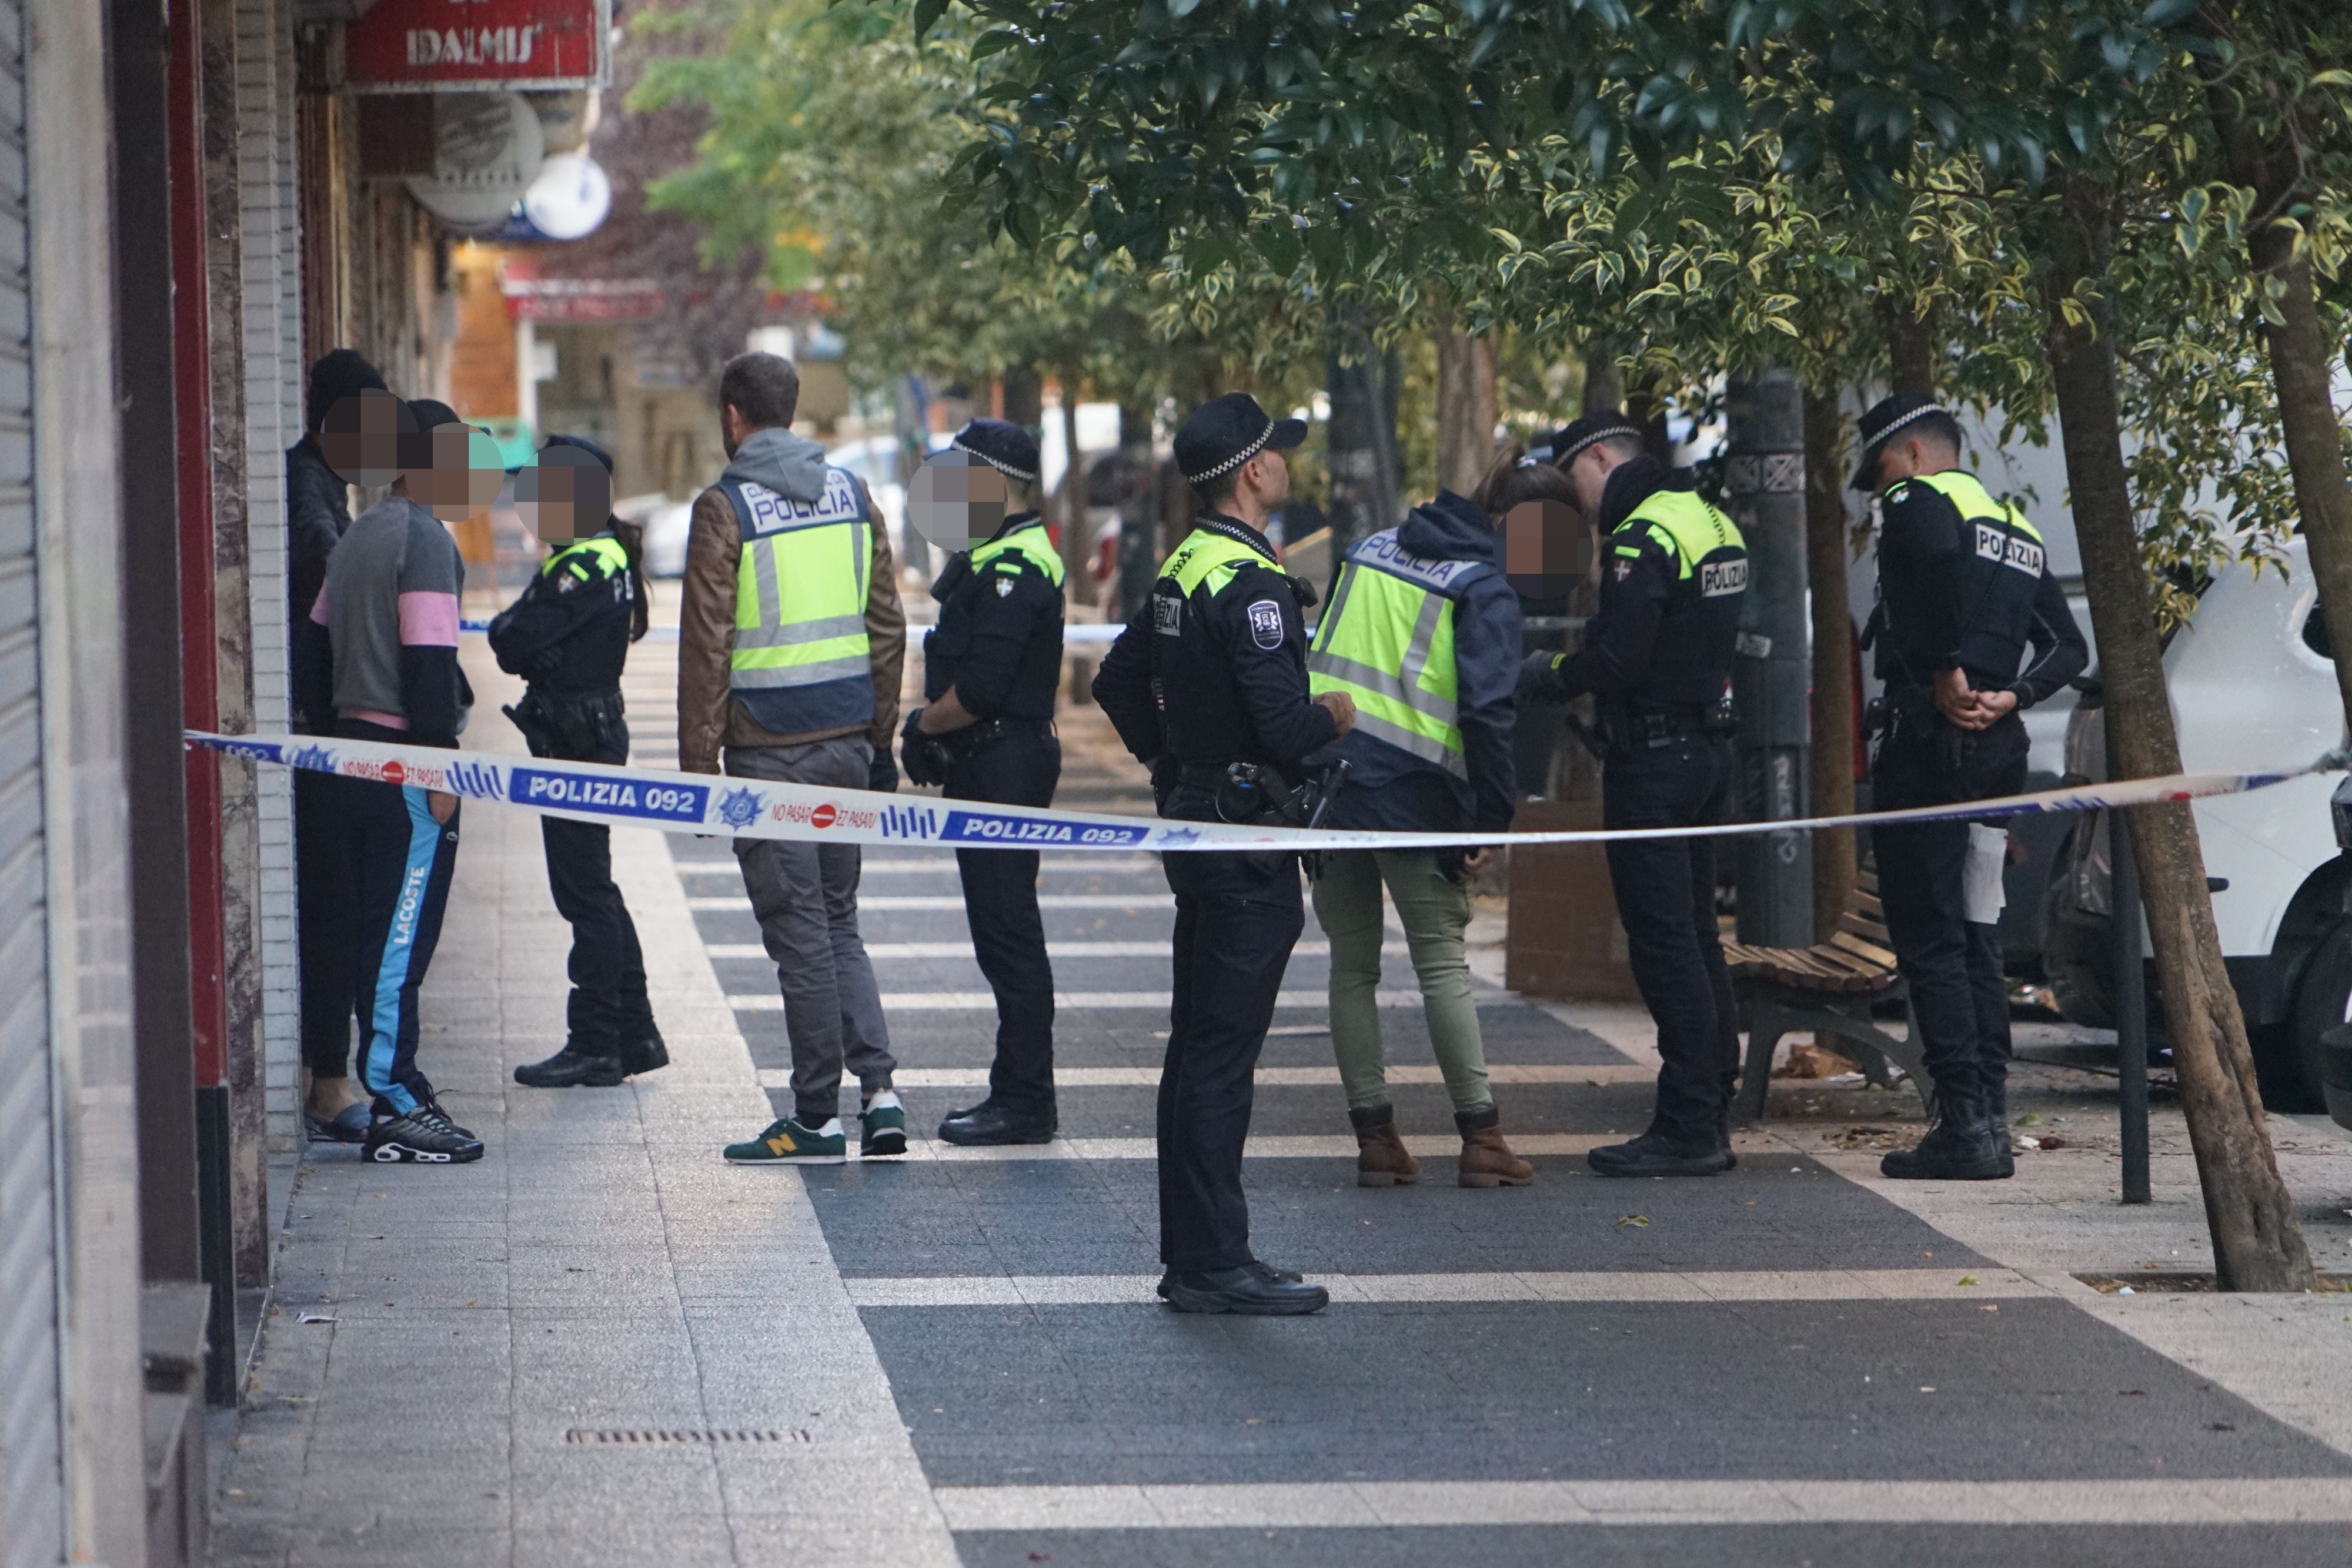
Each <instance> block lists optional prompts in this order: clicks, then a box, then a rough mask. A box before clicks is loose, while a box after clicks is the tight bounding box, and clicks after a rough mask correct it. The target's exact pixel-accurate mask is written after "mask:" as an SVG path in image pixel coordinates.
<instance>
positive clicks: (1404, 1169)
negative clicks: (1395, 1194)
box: [1348, 1105, 1421, 1186]
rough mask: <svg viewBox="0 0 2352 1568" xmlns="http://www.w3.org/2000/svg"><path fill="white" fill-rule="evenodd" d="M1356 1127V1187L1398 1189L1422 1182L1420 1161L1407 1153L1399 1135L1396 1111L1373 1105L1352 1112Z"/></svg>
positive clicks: (1351, 1117) (1390, 1107) (1351, 1115)
mask: <svg viewBox="0 0 2352 1568" xmlns="http://www.w3.org/2000/svg"><path fill="white" fill-rule="evenodd" d="M1348 1120H1349V1121H1350V1122H1352V1123H1354V1124H1355V1126H1356V1185H1357V1186H1399V1185H1402V1184H1405V1183H1410V1182H1417V1181H1419V1180H1420V1179H1421V1162H1420V1161H1419V1160H1417V1159H1414V1158H1413V1157H1412V1155H1411V1154H1409V1153H1407V1152H1406V1150H1405V1146H1404V1140H1403V1139H1402V1138H1400V1137H1398V1136H1397V1130H1396V1109H1395V1107H1393V1106H1390V1105H1372V1106H1368V1107H1366V1108H1364V1109H1362V1110H1352V1109H1351V1110H1350V1111H1349V1113H1348Z"/></svg>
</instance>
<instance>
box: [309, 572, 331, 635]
mask: <svg viewBox="0 0 2352 1568" xmlns="http://www.w3.org/2000/svg"><path fill="white" fill-rule="evenodd" d="M310 619H311V620H312V621H314V622H318V624H320V625H321V626H324V625H326V624H327V585H326V584H325V583H323V582H322V583H320V585H319V597H318V598H316V599H314V600H312V601H310Z"/></svg>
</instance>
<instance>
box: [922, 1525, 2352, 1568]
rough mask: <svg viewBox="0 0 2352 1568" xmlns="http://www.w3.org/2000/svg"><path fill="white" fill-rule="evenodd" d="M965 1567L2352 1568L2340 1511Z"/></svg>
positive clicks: (1422, 1536) (1586, 1538)
mask: <svg viewBox="0 0 2352 1568" xmlns="http://www.w3.org/2000/svg"><path fill="white" fill-rule="evenodd" d="M956 1549H957V1551H958V1552H961V1554H962V1557H963V1561H964V1563H965V1568H1013V1565H1018V1568H1027V1565H1028V1564H1031V1563H1040V1562H1051V1563H1053V1564H1054V1568H1199V1565H1200V1564H1202V1563H1256V1564H1262V1565H1263V1568H1427V1565H1428V1564H1431V1563H1477V1564H1479V1565H1480V1568H1724V1564H1726V1563H1737V1564H1739V1565H1740V1568H1885V1564H1887V1563H1905V1564H1909V1565H1913V1568H2038V1565H2042V1564H2054V1563H2064V1564H2068V1565H2070V1568H2098V1565H2100V1564H2116V1565H2117V1568H2121V1565H2123V1564H2129V1565H2130V1568H2210V1565H2211V1564H2213V1563H2262V1564H2263V1565H2264V1568H2304V1565H2305V1564H2308V1565H2309V1568H2340V1565H2341V1564H2342V1563H2344V1561H2345V1558H2346V1554H2347V1552H2346V1545H2345V1531H2344V1527H2343V1526H2342V1525H2340V1524H2232V1525H2188V1526H2179V1525H2164V1526H2155V1525H2145V1526H2124V1527H2117V1526H2114V1525H2062V1526H2020V1525H1969V1526H1956V1525H1913V1524H1762V1525H1736V1526H1734V1525H1642V1526H1625V1525H1579V1526H1573V1527H1569V1528H1559V1527H1555V1526H1545V1525H1517V1526H1510V1525H1490V1526H1486V1527H1485V1528H1460V1527H1456V1528H1450V1529H1444V1530H1428V1529H1422V1530H1155V1531H1113V1530H1106V1531H1037V1532H1034V1533H1031V1532H1028V1531H967V1532H965V1533H963V1534H961V1535H959V1536H957V1537H956Z"/></svg>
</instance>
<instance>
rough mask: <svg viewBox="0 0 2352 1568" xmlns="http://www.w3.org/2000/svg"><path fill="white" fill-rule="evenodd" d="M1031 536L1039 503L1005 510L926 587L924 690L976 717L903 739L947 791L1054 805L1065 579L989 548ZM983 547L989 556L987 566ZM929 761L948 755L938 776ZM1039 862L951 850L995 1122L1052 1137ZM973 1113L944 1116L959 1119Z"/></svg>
mask: <svg viewBox="0 0 2352 1568" xmlns="http://www.w3.org/2000/svg"><path fill="white" fill-rule="evenodd" d="M1030 533H1034V535H1035V536H1036V538H1037V539H1039V540H1043V539H1044V538H1045V521H1044V519H1043V518H1041V517H1039V516H1038V515H1037V514H1036V513H1035V512H1021V513H1017V514H1015V515H1014V516H1013V517H1007V518H1005V520H1004V526H1003V528H1000V529H998V530H997V532H996V533H995V535H994V536H993V537H992V538H991V539H990V541H989V545H987V546H982V549H980V550H979V551H977V552H971V553H963V554H959V555H957V556H955V557H954V558H953V559H950V561H949V562H948V566H947V569H946V570H944V571H942V572H941V573H940V577H939V580H938V581H937V582H935V583H933V584H932V585H931V594H932V597H933V598H935V599H937V600H938V601H940V621H939V626H938V628H937V629H936V630H934V631H933V632H930V633H929V635H928V636H926V637H925V638H924V639H923V700H924V701H926V702H937V701H939V699H940V697H942V696H944V695H947V692H948V689H949V688H950V686H952V687H953V688H954V689H955V694H956V700H957V701H958V703H960V704H961V706H962V707H963V709H964V711H965V712H966V713H969V714H971V716H972V717H973V718H974V719H975V720H977V721H978V722H977V723H974V724H972V725H970V726H968V727H965V728H962V729H959V730H950V731H948V732H947V733H945V734H942V735H937V736H924V735H921V734H920V732H919V730H918V728H917V726H918V724H919V720H920V717H921V710H920V709H918V710H917V711H916V712H915V713H913V714H910V715H908V720H907V727H906V730H905V745H904V747H902V749H903V751H904V753H905V756H906V759H907V772H908V777H909V778H910V779H914V780H915V782H917V783H919V784H921V783H930V782H934V781H938V782H942V783H944V785H945V790H944V793H945V794H946V795H947V797H948V798H949V799H950V800H992V801H996V802H998V803H1000V804H1003V805H1008V806H1050V805H1052V804H1053V803H1054V788H1055V785H1056V784H1057V783H1058V782H1059V781H1060V779H1061V776H1062V743H1061V742H1060V741H1059V740H1058V739H1056V738H1055V734H1054V698H1055V693H1056V691H1057V690H1058V688H1059V686H1060V683H1061V670H1062V620H1063V597H1062V586H1061V584H1060V583H1058V582H1056V581H1055V580H1054V579H1053V578H1052V577H1051V576H1050V575H1048V574H1047V572H1046V571H1045V570H1042V569H1041V568H1040V566H1039V564H1038V563H1037V562H1036V561H1034V560H1032V559H1030V558H1029V557H1028V555H1026V554H1025V553H1024V552H1023V551H1022V550H1020V549H1003V548H997V549H991V548H989V547H990V546H998V547H1001V546H1002V545H1003V543H1004V541H1008V540H1012V539H1013V538H1015V536H1018V535H1024V534H1030ZM974 553H977V554H978V555H979V556H980V557H981V558H982V565H981V566H980V567H979V568H978V569H975V568H974V567H973V565H972V560H973V554H974ZM923 758H929V760H928V761H927V760H922V759H923ZM934 763H944V765H945V766H944V776H943V778H942V777H941V776H940V773H938V772H935V771H934V770H933V765H934ZM918 768H921V769H922V771H921V772H920V773H918ZM1037 861H1038V857H1037V852H1036V851H1034V850H958V851H957V852H956V870H957V872H958V873H960V874H961V877H962V879H963V906H964V916H965V919H966V920H967V921H968V922H969V923H970V925H971V946H972V953H973V955H974V956H976V957H977V958H978V959H979V960H980V970H981V973H982V974H983V975H985V976H987V977H988V986H989V989H990V990H992V991H993V992H994V993H995V995H996V1056H995V1060H994V1061H992V1063H991V1064H990V1066H989V1070H988V1102H987V1105H988V1106H990V1107H993V1109H994V1111H995V1112H996V1113H998V1115H997V1116H996V1117H995V1118H994V1119H995V1120H1000V1121H1003V1123H1005V1124H1006V1125H1005V1126H1004V1127H1000V1128H997V1129H995V1131H997V1132H1005V1131H1010V1132H1013V1133H1017V1134H1022V1135H1023V1137H1024V1140H1029V1139H1034V1138H1039V1137H1050V1136H1052V1134H1053V1132H1054V1129H1055V1107H1054V971H1053V967H1052V966H1051V964H1050V963H1049V962H1048V961H1047V959H1046V956H1045V924H1044V922H1043V920H1042V919H1041V918H1040V917H1039V915H1038V913H1037ZM981 1109H983V1107H974V1108H973V1111H978V1110H981ZM973 1111H959V1112H956V1113H953V1114H952V1115H950V1118H949V1121H950V1124H961V1123H962V1122H964V1121H965V1120H966V1119H967V1118H969V1117H970V1116H971V1115H972V1113H973ZM940 1135H941V1136H943V1137H947V1138H949V1139H950V1141H951V1142H953V1141H979V1140H958V1139H957V1137H956V1135H955V1130H954V1128H953V1127H952V1126H950V1127H942V1128H941V1130H940ZM985 1141H989V1142H994V1141H997V1139H996V1138H995V1137H994V1136H990V1137H988V1138H987V1139H986V1140H985Z"/></svg>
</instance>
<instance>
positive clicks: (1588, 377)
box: [1583, 342, 1625, 413]
mask: <svg viewBox="0 0 2352 1568" xmlns="http://www.w3.org/2000/svg"><path fill="white" fill-rule="evenodd" d="M1624 406H1625V377H1624V374H1623V372H1622V371H1619V370H1618V369H1617V356H1616V351H1615V350H1612V348H1611V347H1610V346H1609V344H1607V343H1606V342H1600V343H1595V344H1593V345H1592V351H1591V353H1589V354H1587V355H1585V356H1584V409H1583V412H1584V413H1618V412H1619V411H1620V410H1622V408H1623V407H1624Z"/></svg>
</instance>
